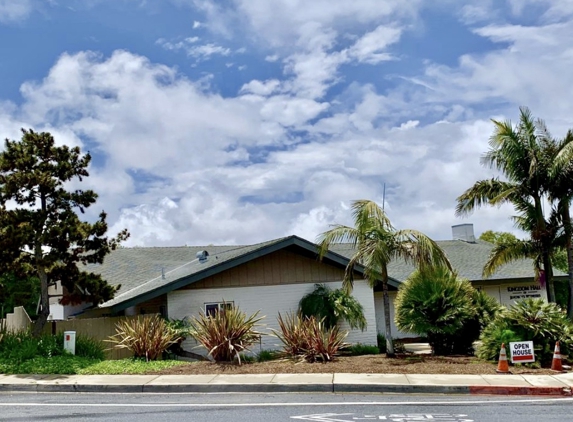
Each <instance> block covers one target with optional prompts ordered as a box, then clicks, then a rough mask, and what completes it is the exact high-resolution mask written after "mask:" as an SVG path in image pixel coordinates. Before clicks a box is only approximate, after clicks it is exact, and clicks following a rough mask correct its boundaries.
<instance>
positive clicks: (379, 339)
mask: <svg viewBox="0 0 573 422" xmlns="http://www.w3.org/2000/svg"><path fill="white" fill-rule="evenodd" d="M376 344H378V350H379V351H380V353H386V347H387V346H386V336H385V335H384V334H382V333H378V334H377V335H376Z"/></svg>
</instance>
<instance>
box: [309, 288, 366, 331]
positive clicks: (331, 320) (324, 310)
mask: <svg viewBox="0 0 573 422" xmlns="http://www.w3.org/2000/svg"><path fill="white" fill-rule="evenodd" d="M299 310H300V312H301V314H302V315H303V316H304V317H311V316H314V317H316V318H317V319H318V320H320V321H323V323H324V325H325V327H326V328H331V327H334V326H335V325H337V324H338V323H339V321H341V320H343V321H346V322H347V323H348V325H350V328H353V329H355V328H360V329H361V330H362V331H364V330H365V329H366V318H365V317H364V308H363V307H362V305H361V304H360V302H358V301H357V300H356V299H355V298H354V297H353V296H351V295H349V294H348V293H346V292H345V291H344V290H343V289H336V290H331V289H329V288H328V287H327V286H325V285H324V284H315V287H314V290H313V291H312V292H311V293H309V294H307V295H305V296H304V297H303V298H302V299H301V300H300V302H299Z"/></svg>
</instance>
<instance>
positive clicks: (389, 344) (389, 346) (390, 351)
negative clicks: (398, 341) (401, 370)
mask: <svg viewBox="0 0 573 422" xmlns="http://www.w3.org/2000/svg"><path fill="white" fill-rule="evenodd" d="M382 300H383V303H384V329H385V333H384V336H385V337H386V356H387V357H389V358H393V357H396V353H395V352H394V341H393V340H392V326H391V325H390V297H389V296H388V279H387V278H385V279H384V280H382Z"/></svg>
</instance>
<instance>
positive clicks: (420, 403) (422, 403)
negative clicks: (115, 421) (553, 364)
mask: <svg viewBox="0 0 573 422" xmlns="http://www.w3.org/2000/svg"><path fill="white" fill-rule="evenodd" d="M571 401H573V397H564V398H545V399H517V400H455V401H396V402H384V401H366V402H362V401H357V402H322V403H317V402H309V403H305V402H300V403H0V407H25V406H30V407H32V406H37V407H40V406H42V407H189V408H193V407H197V408H209V407H298V406H314V407H317V406H407V405H415V406H437V405H468V404H469V405H475V404H499V403H503V404H509V403H549V402H571Z"/></svg>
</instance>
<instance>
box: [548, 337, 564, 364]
mask: <svg viewBox="0 0 573 422" xmlns="http://www.w3.org/2000/svg"><path fill="white" fill-rule="evenodd" d="M551 370H552V371H557V372H563V365H562V364H561V350H560V349H559V342H558V341H557V342H555V352H553V361H552V362H551Z"/></svg>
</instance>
